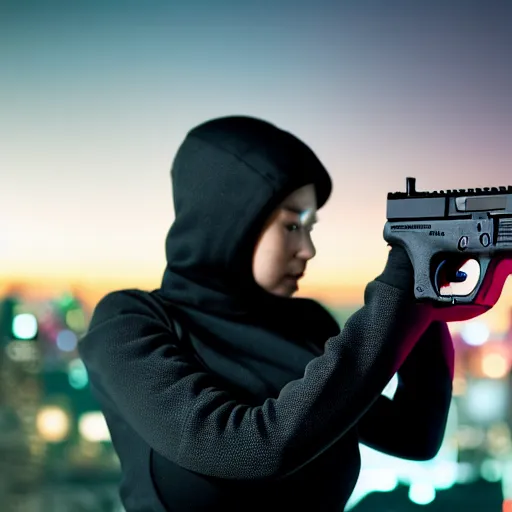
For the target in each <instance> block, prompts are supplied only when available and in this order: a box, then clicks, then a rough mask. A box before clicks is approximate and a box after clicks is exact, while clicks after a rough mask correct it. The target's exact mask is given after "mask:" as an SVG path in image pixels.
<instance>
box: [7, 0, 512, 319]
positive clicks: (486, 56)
mask: <svg viewBox="0 0 512 512" xmlns="http://www.w3.org/2000/svg"><path fill="white" fill-rule="evenodd" d="M107 4H108V5H107ZM511 50H512V3H510V2H507V1H493V2H485V1H478V2H475V1H470V0H467V1H456V2H454V1H449V0H448V1H443V2H441V1H438V0H436V1H417V2H406V1H389V2H382V1H377V0H375V1H365V0H357V1H327V0H317V1H315V2H313V1H310V2H304V1H291V0H281V1H279V2H277V1H276V2H271V1H260V2H240V1H232V0H222V1H214V0H211V1H206V0H203V1H196V0H187V1H180V2H177V1H166V2H164V1H149V2H135V1H123V2H98V1H88V2H81V1H73V2H69V1H67V2H63V1H47V2H35V1H31V2H28V1H22V0H20V1H14V0H12V1H8V2H2V5H1V7H0V70H1V71H0V73H1V75H0V76H1V80H0V141H1V142H0V175H1V181H0V184H1V187H0V215H1V216H0V222H1V225H2V231H1V233H0V282H1V283H2V284H1V285H0V291H1V289H2V287H6V286H8V285H9V284H11V283H13V282H20V283H27V284H28V286H30V287H31V288H32V289H33V290H39V291H42V290H50V291H52V290H59V289H61V288H64V287H65V286H66V285H76V286H78V287H79V288H80V289H83V290H85V291H87V293H88V294H89V296H90V297H92V299H91V300H97V299H99V296H100V295H101V294H103V293H105V292H107V291H109V290H111V289H115V288H127V287H142V288H145V289H151V288H155V287H158V286H159V284H160V279H161V276H162V272H163V269H164V266H165V254H164V238H165V235H166V233H167V230H168V229H169V226H170V224H171V223H172V220H173V208H172V198H171V186H170V176H169V170H170V166H171V162H172V159H173V157H174V154H175V152H176V150H177V148H178V146H179V144H180V143H181V142H182V140H183V138H184V136H185V134H186V132H187V131H188V130H189V129H190V128H192V127H193V126H194V125H196V124H198V123H200V122H203V121H205V120H206V119H209V118H212V117H217V116H224V115H230V114H244V115H254V116H257V117H261V118H264V119H266V120H268V121H271V122H273V123H275V124H277V125H278V126H280V127H282V128H284V129H286V130H288V131H291V132H292V133H294V134H295V135H297V136H299V137H300V138H301V139H302V140H304V141H305V142H306V143H307V144H309V145H310V146H311V148H312V149H313V150H314V151H315V152H316V154H317V155H318V156H319V158H320V159H321V160H322V161H323V162H324V164H325V165H326V167H327V168H328V170H329V172H330V174H331V177H332V180H333V185H334V190H333V194H332V196H331V198H330V200H329V202H328V203H327V205H326V206H325V207H324V208H322V209H321V210H320V212H319V215H318V216H319V220H320V222H319V224H318V225H317V226H316V227H315V231H314V241H315V243H316V248H317V256H316V258H315V259H314V260H313V261H312V262H311V264H310V265H309V269H308V275H307V276H306V278H305V279H304V284H303V289H302V290H301V294H303V295H313V296H316V297H319V298H322V299H325V300H328V301H330V302H332V303H336V304H349V303H350V304H353V303H362V300H363V295H362V293H363V289H364V286H365V284H366V283H367V282H368V281H370V280H371V279H373V278H374V277H375V276H376V275H377V274H379V273H380V272H381V271H382V269H383V267H384V264H385V261H386V257H387V247H386V243H385V242H384V240H383V237H382V231H383V227H384V224H385V222H386V215H385V214H386V195H387V193H388V192H395V191H399V190H404V189H405V178H406V176H414V177H416V179H417V188H418V189H420V190H439V189H450V188H467V187H485V186H500V185H509V184H512V167H511V162H512V68H511V65H510V62H511V59H510V54H511ZM511 281H512V280H511V279H509V281H508V283H507V285H506V286H505V289H504V292H503V295H502V298H501V300H500V303H499V305H498V306H496V307H495V309H494V310H493V311H492V312H490V313H488V314H486V315H485V316H487V317H488V318H489V321H490V322H491V323H492V324H493V325H494V327H495V328H496V329H504V328H506V327H507V326H508V309H509V308H511V307H512V283H511Z"/></svg>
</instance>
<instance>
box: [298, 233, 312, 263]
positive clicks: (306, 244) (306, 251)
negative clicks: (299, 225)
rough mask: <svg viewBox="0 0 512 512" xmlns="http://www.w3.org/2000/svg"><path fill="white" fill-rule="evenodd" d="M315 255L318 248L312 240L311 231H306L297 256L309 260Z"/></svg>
mask: <svg viewBox="0 0 512 512" xmlns="http://www.w3.org/2000/svg"><path fill="white" fill-rule="evenodd" d="M315 255H316V249H315V245H314V244H313V240H311V235H310V234H309V233H304V236H302V237H301V242H300V246H299V249H298V251H297V254H296V256H297V258H300V259H302V260H305V261H307V260H310V259H312V258H314V257H315Z"/></svg>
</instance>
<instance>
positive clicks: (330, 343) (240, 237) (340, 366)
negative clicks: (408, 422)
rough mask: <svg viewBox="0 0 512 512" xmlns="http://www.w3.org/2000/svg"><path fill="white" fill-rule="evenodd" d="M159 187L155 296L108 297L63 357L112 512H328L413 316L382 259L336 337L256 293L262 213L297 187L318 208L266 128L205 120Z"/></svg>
mask: <svg viewBox="0 0 512 512" xmlns="http://www.w3.org/2000/svg"><path fill="white" fill-rule="evenodd" d="M172 180H173V194H174V201H175V209H176V219H175V221H174V223H173V225H172V226H171V229H170V231H169V234H168V236H167V240H166V254H167V267H166V269H165V272H164V276H163V281H162V285H161V287H160V288H159V289H156V290H153V291H151V292H146V291H142V290H121V291H116V292H112V293H110V294H108V295H107V296H106V297H104V298H103V299H102V300H101V301H100V302H99V304H98V305H97V306H96V308H95V310H94V314H93V317H92V320H91V323H90V326H89V329H88V332H87V334H86V335H85V337H84V338H83V339H82V340H81V341H80V345H79V350H80V355H81V356H82V358H83V360H84V363H85V365H86V367H87V370H88V372H89V376H90V382H91V390H92V392H93V393H94V394H95V396H96V397H97V399H98V400H99V402H100V404H101V407H102V410H103V412H104V414H105V418H106V420H107V423H108V426H109V429H110V432H111V436H112V441H113V443H114V446H115V449H116V451H117V453H118V455H119V458H120V460H121V463H122V470H123V482H122V484H121V496H122V499H123V504H124V506H125V508H126V510H127V512H141V511H146V510H148V511H149V510H157V511H160V512H162V511H164V510H167V511H212V510H223V511H244V510H267V511H272V510H276V511H277V510H297V511H299V510H318V511H340V510H343V507H344V504H345V503H346V501H347V499H348V497H349V496H350V494H351V492H352V490H353V488H354V485H355V483H356V480H357V477H358V474H359V470H360V458H359V450H358V441H359V434H358V429H357V422H358V421H359V420H361V419H362V418H364V417H365V415H366V414H367V412H368V411H369V410H371V406H372V404H374V403H376V401H377V402H378V400H377V399H378V398H379V396H380V393H381V391H382V390H383V388H384V387H385V385H386V384H387V383H388V381H389V380H390V378H391V377H392V376H393V375H394V373H395V372H396V371H397V370H398V369H399V368H400V367H402V364H403V362H404V361H405V360H406V358H407V356H408V354H409V353H411V350H412V349H413V347H414V345H415V343H416V342H417V340H418V339H419V338H420V337H421V336H422V334H423V333H424V332H425V330H426V329H427V327H428V326H429V324H430V311H429V309H428V308H427V307H425V306H418V305H415V304H414V303H413V301H411V298H410V293H409V292H408V291H407V290H405V289H404V290H402V289H401V288H402V287H403V286H404V280H403V277H402V276H401V275H400V274H401V270H396V271H395V270H393V269H394V268H395V266H394V263H393V262H394V261H395V260H394V259H393V258H394V256H393V257H392V256H390V259H389V260H388V265H387V267H386V270H385V271H384V273H383V275H384V279H385V280H386V281H387V282H383V281H382V280H381V281H377V280H375V281H372V282H371V283H369V284H368V286H367V287H366V289H365V294H364V304H365V305H364V306H363V307H362V308H361V309H360V310H359V311H358V312H356V313H355V314H354V315H353V316H352V317H351V318H350V319H349V320H348V321H347V323H346V325H345V326H344V327H343V329H342V330H340V327H339V326H338V324H337V323H336V321H335V320H334V319H333V318H332V317H331V315H330V314H329V313H328V312H327V311H326V310H325V309H324V308H323V307H322V306H321V305H320V304H319V303H318V302H316V301H313V300H308V299H298V298H281V297H274V296H272V295H270V294H268V293H266V292H265V291H264V290H262V289H260V288H258V287H257V286H256V283H255V282H254V280H253V278H252V273H251V271H250V270H251V269H250V263H251V257H252V250H253V248H254V243H255V241H256V237H257V235H258V234H259V231H260V229H261V227H262V225H263V224H264V222H265V220H266V218H267V217H268V215H269V213H270V212H272V210H273V209H274V208H275V206H277V204H278V203H279V202H280V201H281V200H282V199H283V198H284V197H286V196H287V195H288V194H289V193H291V192H292V191H293V190H294V189H295V188H297V187H298V186H302V185H303V184H306V183H314V184H316V186H317V195H318V201H319V204H320V205H322V204H324V203H325V201H326V200H327V198H328V196H329V194H330V180H329V177H328V175H327V172H326V171H325V169H324V167H323V166H322V165H321V163H320V162H319V161H318V159H317V158H316V157H315V156H314V155H313V154H312V152H311V150H309V148H307V146H305V145H304V144H303V143H302V142H300V141H299V140H298V139H296V138H294V137H293V136H291V135H289V134H286V133H285V132H282V131H280V130H278V129H277V128H276V127H273V126H272V125H269V124H267V123H264V122H263V121H260V120H253V119H249V118H240V117H237V118H224V119H220V120H217V121H213V122H210V123H205V125H202V126H200V127H198V128H196V129H195V130H193V131H192V132H191V133H190V134H189V135H188V136H187V138H186V139H185V141H184V143H183V144H182V146H181V148H180V150H179V152H178V155H177V157H176V159H175V161H174V164H173V169H172ZM391 252H393V251H391ZM393 254H394V253H393ZM390 262H391V263H390ZM400 268H401V267H400ZM379 409H380V406H379ZM384 413H385V411H384ZM443 413H444V411H443ZM382 420H383V419H382V417H381V418H380V421H382ZM441 423H442V422H438V423H434V424H435V425H436V428H442V425H441ZM439 425H441V426H439ZM366 435H367V437H368V439H369V441H368V442H371V437H372V432H371V430H368V429H366ZM381 441H382V440H380V442H381ZM421 442H422V440H421V439H418V443H420V444H421ZM434 451H435V448H434ZM313 503H316V504H315V505H313Z"/></svg>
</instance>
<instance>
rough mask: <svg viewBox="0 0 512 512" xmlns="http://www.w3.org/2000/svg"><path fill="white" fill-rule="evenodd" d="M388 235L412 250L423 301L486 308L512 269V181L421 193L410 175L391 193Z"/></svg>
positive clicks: (417, 294) (470, 310) (390, 241)
mask: <svg viewBox="0 0 512 512" xmlns="http://www.w3.org/2000/svg"><path fill="white" fill-rule="evenodd" d="M384 239H385V240H386V241H387V242H388V244H390V245H394V244H399V245H401V246H402V247H404V249H405V250H406V251H407V253H408V255H409V258H410V259H411V262H412V264H413V267H414V295H415V297H416V299H417V300H418V301H420V302H421V301H431V302H433V304H434V306H435V307H437V308H446V307H447V306H454V305H458V306H465V307H466V310H467V314H468V316H470V317H471V316H475V314H474V311H475V308H477V309H478V310H480V311H481V312H485V311H487V310H488V309H490V308H492V307H493V306H494V305H495V304H496V302H497V301H498V299H499V297H500V295H501V292H502V290H503V286H504V284H505V281H506V279H507V277H508V276H509V275H510V274H512V186H510V185H509V186H508V187H492V188H488V187H486V188H483V189H481V188H474V189H472V188H469V189H467V190H464V189H461V190H446V191H443V190H441V191H439V192H437V191H434V192H418V191H416V179H415V178H406V192H390V193H389V194H388V197H387V222H386V225H385V226H384ZM458 309H459V311H460V309H461V308H458ZM462 309H464V308H462ZM479 314H481V313H479ZM449 317H450V314H449V313H448V314H446V315H445V318H446V319H447V320H449ZM460 319H461V320H462V319H464V318H462V317H461V318H460Z"/></svg>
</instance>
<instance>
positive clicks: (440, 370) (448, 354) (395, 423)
mask: <svg viewBox="0 0 512 512" xmlns="http://www.w3.org/2000/svg"><path fill="white" fill-rule="evenodd" d="M453 372H454V349H453V343H452V337H451V334H450V331H449V330H448V326H447V324H446V323H445V322H432V324H431V325H430V326H429V328H428V329H427V330H426V331H425V333H424V334H423V335H422V336H421V338H420V340H419V341H418V343H417V344H416V346H415V347H414V348H413V349H412V351H411V353H410V354H409V356H408V357H407V359H406V360H405V362H404V364H403V365H402V366H401V368H400V369H399V370H398V378H399V384H398V388H397V391H396V393H395V396H394V397H393V400H390V399H389V398H387V397H385V396H380V397H379V398H378V399H377V400H376V401H375V403H374V404H373V405H372V406H371V407H370V409H369V410H368V412H367V413H366V414H365V415H364V416H363V417H362V418H361V420H360V422H359V424H358V430H359V438H360V441H361V442H362V443H364V444H366V445H368V446H370V447H371V448H374V449H376V450H379V451H382V452H384V453H387V454H389V455H393V456H395V457H401V458H404V459H411V460H429V459H432V458H433V457H435V456H436V454H437V453H438V452H439V449H440V448H441V444H442V442H443V438H444V433H445V429H446V422H447V420H448V412H449V409H450V403H451V399H452V380H453Z"/></svg>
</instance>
